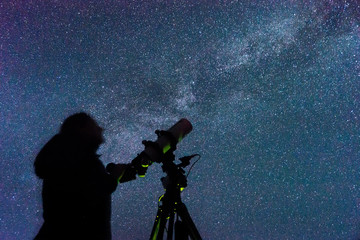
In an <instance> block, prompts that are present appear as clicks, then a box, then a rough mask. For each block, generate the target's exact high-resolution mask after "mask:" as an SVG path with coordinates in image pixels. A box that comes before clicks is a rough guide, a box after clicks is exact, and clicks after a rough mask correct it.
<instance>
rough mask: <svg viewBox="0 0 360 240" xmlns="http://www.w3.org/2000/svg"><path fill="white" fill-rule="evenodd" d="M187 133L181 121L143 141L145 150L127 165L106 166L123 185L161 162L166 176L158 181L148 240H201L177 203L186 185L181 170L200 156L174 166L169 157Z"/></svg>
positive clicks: (187, 124)
mask: <svg viewBox="0 0 360 240" xmlns="http://www.w3.org/2000/svg"><path fill="white" fill-rule="evenodd" d="M191 131H192V125H191V123H190V122H189V121H188V120H187V119H185V118H183V119H181V120H180V121H178V122H177V123H175V125H173V126H172V127H171V128H169V129H168V130H166V131H164V130H156V131H155V133H156V135H157V136H158V138H157V140H156V141H155V142H152V141H143V142H142V143H143V144H144V146H145V150H144V151H142V152H141V153H140V154H138V156H137V157H136V158H134V159H133V160H132V161H131V163H130V164H113V163H112V164H111V163H110V164H108V166H107V167H106V170H107V171H108V172H109V173H110V174H112V175H114V176H119V182H126V181H130V180H133V179H135V178H136V175H138V176H139V177H144V176H145V173H146V170H147V168H148V166H149V165H151V164H152V163H153V162H157V163H162V170H163V172H165V173H166V174H167V175H166V177H162V178H161V182H162V184H163V186H164V188H165V193H164V194H163V195H162V196H161V197H160V198H159V205H158V211H157V214H156V218H155V222H154V224H153V228H152V231H151V235H150V239H151V240H162V239H163V236H164V233H166V235H167V239H168V240H170V239H172V238H173V236H175V239H177V240H185V239H188V238H189V237H190V238H191V239H192V240H201V236H200V233H199V232H198V230H197V228H196V226H195V224H194V222H193V220H192V219H191V217H190V214H189V211H188V210H187V208H186V206H185V204H184V203H183V202H182V200H181V192H182V190H183V189H184V188H185V187H186V186H187V175H186V176H185V174H184V173H185V171H184V168H185V167H186V166H188V165H189V164H190V160H191V159H192V158H193V157H195V156H198V157H199V158H198V160H199V159H200V155H199V154H194V155H190V156H185V157H182V158H179V160H180V161H181V163H179V164H175V163H174V160H175V155H174V154H173V152H174V151H175V150H176V146H177V144H178V143H179V142H181V140H182V139H183V138H184V137H185V136H186V135H187V134H189V133H190V132H191ZM198 160H197V161H198ZM195 163H196V162H195ZM195 163H194V164H195ZM194 164H193V165H194ZM193 165H192V166H193ZM190 170H191V168H190ZM190 170H189V172H190ZM189 172H188V174H189ZM165 229H166V232H165Z"/></svg>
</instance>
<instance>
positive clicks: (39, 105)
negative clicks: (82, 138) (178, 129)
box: [0, 0, 360, 240]
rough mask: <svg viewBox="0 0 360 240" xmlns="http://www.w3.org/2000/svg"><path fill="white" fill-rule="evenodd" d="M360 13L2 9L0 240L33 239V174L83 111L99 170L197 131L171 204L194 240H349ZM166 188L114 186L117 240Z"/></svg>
mask: <svg viewBox="0 0 360 240" xmlns="http://www.w3.org/2000/svg"><path fill="white" fill-rule="evenodd" d="M359 6H360V5H359V3H358V2H357V0H321V1H310V0H288V1H276V0H270V1H265V0H259V1H236V0H234V1H225V0H224V1H182V0H181V1H155V0H151V1H112V0H105V1H93V0H90V1H77V2H74V1H66V0H63V1H57V0H51V1H46V2H41V1H21V0H16V1H11V2H9V1H7V2H4V3H0V52H1V54H0V126H1V128H0V169H1V170H0V171H1V172H0V203H1V204H0V239H32V238H33V237H34V236H35V235H36V233H37V232H38V230H39V228H40V226H41V224H42V206H41V184H42V183H41V181H40V180H39V179H37V178H36V176H35V173H34V170H33V161H34V159H35V157H36V154H37V153H38V152H39V150H40V149H41V147H42V146H43V145H44V144H45V143H46V142H47V141H48V140H49V139H50V138H51V137H52V136H53V135H55V134H56V133H57V131H58V129H59V127H60V125H61V122H62V121H63V120H64V119H65V118H66V117H67V116H69V115H71V114H73V113H75V112H78V111H86V112H88V113H90V114H91V115H92V116H93V117H94V118H95V119H96V120H98V122H99V123H100V125H101V126H103V127H104V128H105V132H104V134H105V139H106V143H105V144H104V145H102V146H101V148H100V149H99V153H100V154H102V156H101V160H102V161H103V162H104V163H105V164H107V163H109V162H118V163H120V162H123V163H126V162H130V161H131V160H132V159H133V158H134V157H136V155H137V154H138V153H140V152H141V151H142V150H143V146H142V144H141V141H142V140H155V139H156V136H155V134H154V131H155V130H156V129H168V128H169V127H170V126H172V125H173V124H174V123H175V122H176V121H177V120H179V119H180V118H183V117H185V118H187V119H189V120H190V121H191V122H192V124H193V127H194V129H193V131H192V132H191V133H190V134H189V135H188V136H187V137H186V138H185V139H184V140H183V141H182V142H181V143H180V144H179V146H178V150H176V152H175V154H176V156H177V157H182V156H184V155H190V154H194V153H199V154H201V155H202V158H201V160H200V161H199V162H198V163H197V164H196V165H195V166H194V168H193V169H192V171H191V174H190V175H189V179H188V187H187V188H186V189H185V190H184V192H183V194H182V199H183V201H184V203H185V204H186V206H187V207H188V209H189V212H190V214H191V216H192V218H193V220H194V222H195V224H196V226H197V228H198V230H199V232H200V234H201V236H202V237H203V239H358V238H360V165H359V159H360V147H359V142H360V54H359V53H360V25H359V24H360V8H359ZM163 175H164V173H162V171H161V167H160V165H159V164H156V163H155V164H153V165H152V166H151V167H149V169H148V172H147V175H146V177H145V178H143V179H137V180H136V181H133V182H128V183H125V184H122V185H119V186H118V189H117V190H116V192H114V194H113V196H112V232H113V239H115V240H116V239H147V238H148V237H149V236H150V233H151V228H152V225H153V223H154V220H155V215H156V211H157V201H158V197H159V196H160V195H161V194H163V187H162V185H161V182H160V178H161V177H162V176H163ZM64 177H66V176H64Z"/></svg>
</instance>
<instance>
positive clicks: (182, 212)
mask: <svg viewBox="0 0 360 240" xmlns="http://www.w3.org/2000/svg"><path fill="white" fill-rule="evenodd" d="M177 213H178V215H179V216H180V218H181V220H182V225H183V226H182V228H185V229H187V232H188V234H189V236H190V238H191V239H192V240H201V236H200V233H199V231H198V230H197V228H196V226H195V223H194V222H193V220H192V219H191V217H190V214H189V211H188V210H187V208H186V206H185V204H184V203H180V204H179V206H178V211H177Z"/></svg>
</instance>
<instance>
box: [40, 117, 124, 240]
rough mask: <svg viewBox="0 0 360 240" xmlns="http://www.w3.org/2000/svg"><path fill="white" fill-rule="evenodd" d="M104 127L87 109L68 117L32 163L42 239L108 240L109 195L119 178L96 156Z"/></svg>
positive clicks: (109, 229) (109, 228)
mask: <svg viewBox="0 0 360 240" xmlns="http://www.w3.org/2000/svg"><path fill="white" fill-rule="evenodd" d="M102 132H103V129H102V128H101V127H100V126H99V125H98V124H97V123H96V121H95V120H94V119H93V118H91V117H90V116H89V115H88V114H86V113H83V112H81V113H76V114H74V115H72V116H70V117H68V118H67V119H66V120H65V121H64V123H63V124H62V126H61V128H60V132H59V133H58V134H56V135H55V136H54V137H53V138H52V139H51V140H50V141H49V142H48V143H47V144H46V145H45V146H44V147H43V148H42V149H41V151H40V153H39V154H38V155H37V157H36V159H35V163H34V167H35V173H36V175H37V176H38V177H39V178H41V179H42V180H43V188H42V200H43V202H42V203H43V218H44V223H43V225H42V227H41V229H40V231H39V233H38V234H37V236H36V237H35V239H36V240H42V239H62V240H64V239H101V240H106V239H111V227H110V218H111V193H112V192H114V191H115V189H116V187H117V184H118V179H117V178H118V176H114V175H112V174H109V173H108V172H107V171H106V169H105V167H104V165H103V163H102V162H101V160H100V159H99V155H97V154H96V151H97V149H98V148H99V146H100V145H101V144H102V143H103V142H104V139H103V135H102Z"/></svg>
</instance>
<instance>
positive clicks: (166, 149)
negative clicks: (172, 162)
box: [163, 144, 171, 154]
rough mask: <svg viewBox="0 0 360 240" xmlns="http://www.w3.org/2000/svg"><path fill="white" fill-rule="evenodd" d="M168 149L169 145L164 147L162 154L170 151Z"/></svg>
mask: <svg viewBox="0 0 360 240" xmlns="http://www.w3.org/2000/svg"><path fill="white" fill-rule="evenodd" d="M170 148H171V145H170V144H168V145H166V146H165V147H164V148H163V153H164V154H165V153H166V152H167V151H169V150H170Z"/></svg>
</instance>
